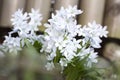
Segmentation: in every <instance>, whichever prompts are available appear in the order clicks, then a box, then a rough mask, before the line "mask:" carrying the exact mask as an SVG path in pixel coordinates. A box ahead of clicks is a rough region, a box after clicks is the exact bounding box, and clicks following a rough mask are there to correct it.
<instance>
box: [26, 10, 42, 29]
mask: <svg viewBox="0 0 120 80" xmlns="http://www.w3.org/2000/svg"><path fill="white" fill-rule="evenodd" d="M28 15H29V17H30V21H29V26H30V28H31V30H33V31H38V30H39V29H38V26H40V25H41V20H42V17H41V14H39V10H34V9H31V13H29V14H28Z"/></svg>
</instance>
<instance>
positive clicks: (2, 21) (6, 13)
mask: <svg viewBox="0 0 120 80" xmlns="http://www.w3.org/2000/svg"><path fill="white" fill-rule="evenodd" d="M69 5H72V6H74V5H77V6H78V9H81V10H83V11H84V12H83V14H81V15H79V16H77V20H78V23H79V24H81V25H86V24H87V23H88V22H92V21H94V20H95V21H96V22H97V23H99V24H101V25H103V26H107V29H108V31H109V34H108V38H102V40H103V43H102V44H101V46H102V47H101V48H100V49H96V51H98V52H99V55H100V56H101V57H102V60H101V59H100V63H99V65H101V64H102V65H104V66H108V65H110V64H109V63H111V62H114V63H115V65H117V67H118V66H119V64H120V63H119V62H120V0H0V43H1V44H2V42H3V40H4V36H5V35H7V33H8V32H9V31H11V28H12V25H11V22H10V19H11V15H12V14H13V13H14V12H15V11H16V10H18V9H19V8H20V9H23V11H24V12H25V11H27V12H30V10H31V8H34V9H39V11H40V13H41V14H42V15H43V20H42V23H46V22H47V20H48V19H49V18H50V17H51V13H54V12H55V10H58V9H60V7H61V6H63V7H65V8H67V7H68V6H69ZM44 30H45V28H44V27H43V26H41V27H40V31H41V32H43V31H44ZM25 51H26V49H25ZM33 51H34V50H33ZM0 53H1V52H0ZM24 53H25V52H24V51H23V55H24ZM33 53H35V52H33ZM8 56H9V57H8ZM8 56H7V57H3V55H1V54H0V80H63V79H61V78H58V77H54V78H53V76H56V75H57V74H54V73H56V72H52V73H53V74H51V73H49V72H48V73H47V74H50V75H46V76H47V77H46V76H45V77H44V76H43V75H42V74H41V73H40V72H41V71H40V70H39V69H38V67H40V66H41V65H40V64H39V62H36V61H41V60H39V58H40V56H37V58H35V59H34V58H32V59H31V57H30V56H31V54H30V55H27V56H26V57H27V58H26V57H25V58H26V60H28V62H29V63H28V62H25V61H26V60H25V61H24V60H23V57H22V59H21V58H19V57H17V60H16V57H14V56H13V55H12V56H11V55H8ZM32 56H33V55H32ZM40 59H41V58H40ZM30 61H33V62H30ZM34 61H35V62H36V64H39V65H37V68H36V66H32V67H33V68H34V69H35V70H33V68H32V69H31V67H30V68H28V64H29V65H32V64H33V63H34ZM20 62H21V63H20ZM18 63H19V64H18ZM21 64H24V65H25V64H27V65H26V66H27V69H30V70H31V71H33V72H35V74H36V77H37V78H36V79H32V78H29V76H33V73H32V72H29V70H26V66H24V68H23V66H21ZM43 64H44V61H43ZM13 65H16V66H13ZM33 65H35V64H33ZM21 69H22V70H21ZM23 69H25V70H26V71H25V70H23ZM42 70H43V71H42V73H43V72H47V71H44V69H42ZM24 71H25V72H24ZM36 71H38V72H36ZM23 73H24V74H25V76H24V77H25V78H24V79H21V78H22V77H23V75H21V74H23ZM28 73H29V74H28ZM108 73H110V72H108ZM108 73H107V75H109V76H110V74H108ZM11 74H13V75H11ZM45 74H46V73H45ZM58 74H59V73H58ZM37 75H42V76H43V77H42V78H41V77H40V76H39V77H40V78H38V76H37ZM16 76H17V77H16ZM21 76H22V77H21ZM51 76H52V77H51ZM59 77H61V76H60V74H59ZM113 77H115V76H113ZM106 80H108V79H106ZM111 80H115V79H111Z"/></svg>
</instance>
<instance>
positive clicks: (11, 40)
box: [3, 9, 42, 53]
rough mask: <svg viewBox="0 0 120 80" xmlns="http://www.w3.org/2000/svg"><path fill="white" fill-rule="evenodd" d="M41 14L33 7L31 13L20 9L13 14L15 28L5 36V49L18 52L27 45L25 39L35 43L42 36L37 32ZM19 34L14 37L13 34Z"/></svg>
mask: <svg viewBox="0 0 120 80" xmlns="http://www.w3.org/2000/svg"><path fill="white" fill-rule="evenodd" d="M41 20H42V17H41V14H39V11H38V10H36V11H35V10H34V9H31V13H23V10H20V9H19V10H18V11H16V12H15V13H14V14H13V15H12V19H11V21H12V25H13V30H12V31H11V32H9V35H8V36H5V40H4V42H3V47H4V48H5V51H8V52H10V53H11V52H14V53H17V52H18V51H20V50H22V47H23V46H25V40H27V41H29V42H30V43H31V44H34V42H35V41H36V40H38V39H39V38H40V36H39V35H37V34H36V31H38V30H39V28H38V26H40V25H41ZM13 33H16V34H18V36H17V37H13V36H12V34H13Z"/></svg>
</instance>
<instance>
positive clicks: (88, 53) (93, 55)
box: [77, 48, 98, 67]
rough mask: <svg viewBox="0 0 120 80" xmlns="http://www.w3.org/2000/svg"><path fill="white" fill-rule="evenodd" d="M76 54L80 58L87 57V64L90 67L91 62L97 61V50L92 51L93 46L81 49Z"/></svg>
mask: <svg viewBox="0 0 120 80" xmlns="http://www.w3.org/2000/svg"><path fill="white" fill-rule="evenodd" d="M77 56H79V57H80V59H84V58H85V57H87V64H86V63H85V64H86V65H87V66H88V67H91V66H92V64H93V63H97V57H98V55H97V52H94V49H93V48H87V49H84V48H83V49H82V50H81V51H80V52H79V53H78V54H77Z"/></svg>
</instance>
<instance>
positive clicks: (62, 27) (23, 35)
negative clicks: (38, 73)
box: [3, 6, 108, 70]
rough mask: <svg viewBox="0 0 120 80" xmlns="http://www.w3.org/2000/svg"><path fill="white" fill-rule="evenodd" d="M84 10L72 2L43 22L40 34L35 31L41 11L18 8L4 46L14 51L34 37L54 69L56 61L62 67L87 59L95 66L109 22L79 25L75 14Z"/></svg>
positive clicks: (88, 63)
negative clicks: (42, 30) (106, 23)
mask: <svg viewBox="0 0 120 80" xmlns="http://www.w3.org/2000/svg"><path fill="white" fill-rule="evenodd" d="M82 12H83V11H81V10H78V9H77V6H74V7H71V6H69V7H68V8H67V9H64V8H63V7H62V8H61V9H60V10H59V11H56V14H52V18H51V19H49V20H48V23H46V24H44V26H45V27H46V30H45V34H44V35H37V34H36V31H38V30H39V28H38V26H40V25H41V23H40V22H41V20H42V17H41V14H39V12H38V11H35V10H34V9H32V10H31V13H24V14H23V11H22V10H18V11H17V12H15V14H14V15H12V19H11V21H12V25H13V31H11V32H10V33H9V35H8V36H5V41H4V42H3V46H4V47H5V49H6V51H8V52H10V53H11V52H17V51H19V50H22V48H23V47H24V46H26V41H29V43H30V44H32V45H34V43H35V41H37V42H39V43H40V44H42V48H40V49H41V50H40V52H43V53H44V54H45V55H46V56H47V60H48V63H47V64H46V68H47V69H48V70H51V69H53V68H54V67H55V64H60V66H61V68H62V69H63V70H64V69H65V68H66V67H68V66H69V64H70V65H72V66H73V67H75V66H77V64H75V63H76V61H78V62H80V61H82V60H84V59H85V60H86V61H85V63H84V66H85V67H88V68H89V67H92V65H93V63H97V59H96V58H97V52H95V51H94V48H100V43H101V42H102V41H101V37H107V33H108V31H106V26H105V27H102V26H101V25H100V24H97V23H96V22H95V21H93V22H92V23H88V24H87V25H85V26H82V25H78V24H77V20H76V16H77V15H79V14H81V13H82ZM13 33H17V34H18V36H17V37H12V34H13ZM41 36H42V37H41ZM76 37H79V38H76Z"/></svg>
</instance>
